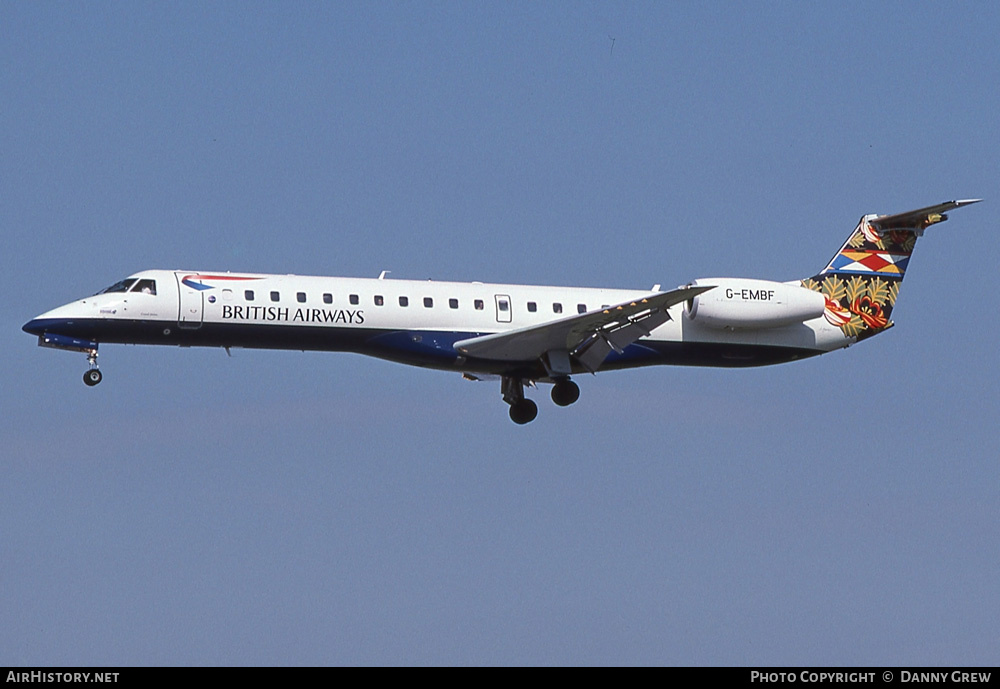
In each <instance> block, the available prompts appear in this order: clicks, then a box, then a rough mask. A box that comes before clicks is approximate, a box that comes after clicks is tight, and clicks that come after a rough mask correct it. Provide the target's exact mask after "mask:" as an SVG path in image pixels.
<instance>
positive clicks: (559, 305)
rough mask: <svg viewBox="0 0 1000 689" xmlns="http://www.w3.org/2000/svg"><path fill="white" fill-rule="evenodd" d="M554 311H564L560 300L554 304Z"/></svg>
mask: <svg viewBox="0 0 1000 689" xmlns="http://www.w3.org/2000/svg"><path fill="white" fill-rule="evenodd" d="M552 313H562V304H560V303H559V302H555V303H554V304H552Z"/></svg>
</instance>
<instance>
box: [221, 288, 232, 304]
mask: <svg viewBox="0 0 1000 689" xmlns="http://www.w3.org/2000/svg"><path fill="white" fill-rule="evenodd" d="M222 299H223V300H224V301H232V300H233V290H231V289H228V288H227V289H224V290H222Z"/></svg>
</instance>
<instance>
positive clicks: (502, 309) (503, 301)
mask: <svg viewBox="0 0 1000 689" xmlns="http://www.w3.org/2000/svg"><path fill="white" fill-rule="evenodd" d="M496 302H497V323H510V320H511V304H510V297H509V296H507V295H506V294H498V295H496Z"/></svg>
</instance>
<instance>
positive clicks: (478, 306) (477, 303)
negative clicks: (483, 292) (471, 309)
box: [473, 299, 483, 311]
mask: <svg viewBox="0 0 1000 689" xmlns="http://www.w3.org/2000/svg"><path fill="white" fill-rule="evenodd" d="M473 306H475V307H476V311H482V310H483V300H482V299H476V301H475V302H474V303H473Z"/></svg>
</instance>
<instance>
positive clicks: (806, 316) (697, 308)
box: [684, 278, 826, 330]
mask: <svg viewBox="0 0 1000 689" xmlns="http://www.w3.org/2000/svg"><path fill="white" fill-rule="evenodd" d="M691 285H692V286H695V287H707V286H709V285H713V286H715V289H712V290H709V291H707V292H703V293H701V294H699V295H698V296H696V297H695V298H694V299H691V300H689V301H687V302H686V303H685V305H684V315H685V316H687V318H688V319H690V320H691V321H693V322H695V323H698V324H700V325H704V326H706V327H708V328H720V329H724V330H740V329H760V328H780V327H781V326H784V325H794V324H795V323H802V322H804V321H808V320H811V319H813V318H818V317H820V316H822V315H823V309H824V307H825V305H826V299H825V298H824V297H823V295H822V294H821V293H819V292H813V291H812V290H810V289H806V288H805V287H801V286H800V285H797V284H788V283H784V282H771V281H770V280H751V279H746V278H702V279H699V280H695V281H694V282H692V283H691Z"/></svg>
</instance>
